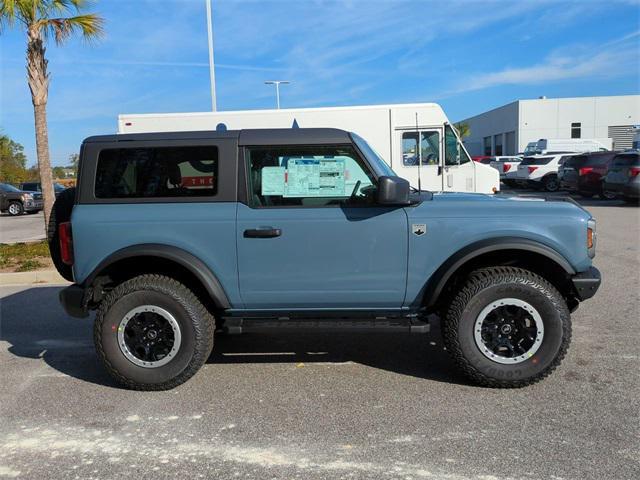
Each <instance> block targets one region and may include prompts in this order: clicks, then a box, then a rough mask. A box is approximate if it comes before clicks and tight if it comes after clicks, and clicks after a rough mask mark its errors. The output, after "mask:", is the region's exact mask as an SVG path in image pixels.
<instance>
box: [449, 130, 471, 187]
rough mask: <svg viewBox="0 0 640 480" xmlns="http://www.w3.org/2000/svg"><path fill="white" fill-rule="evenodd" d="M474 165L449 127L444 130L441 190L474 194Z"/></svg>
mask: <svg viewBox="0 0 640 480" xmlns="http://www.w3.org/2000/svg"><path fill="white" fill-rule="evenodd" d="M474 179H475V165H473V162H472V161H471V159H470V158H469V155H468V154H467V152H466V150H465V149H464V147H463V146H462V142H460V140H459V139H458V136H457V135H456V133H455V132H454V131H453V128H452V127H451V125H448V124H447V125H445V128H444V166H443V169H442V190H443V191H445V192H474V191H475V190H476V188H475V187H476V186H475V185H474Z"/></svg>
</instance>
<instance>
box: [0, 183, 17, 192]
mask: <svg viewBox="0 0 640 480" xmlns="http://www.w3.org/2000/svg"><path fill="white" fill-rule="evenodd" d="M0 190H2V191H3V192H14V193H15V192H17V193H20V190H18V189H17V188H16V187H14V186H13V185H9V184H8V183H0Z"/></svg>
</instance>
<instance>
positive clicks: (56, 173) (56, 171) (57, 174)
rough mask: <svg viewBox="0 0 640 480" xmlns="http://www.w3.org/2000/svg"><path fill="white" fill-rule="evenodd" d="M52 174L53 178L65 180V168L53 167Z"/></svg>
mask: <svg viewBox="0 0 640 480" xmlns="http://www.w3.org/2000/svg"><path fill="white" fill-rule="evenodd" d="M51 173H52V175H53V178H64V167H53V169H52V170H51Z"/></svg>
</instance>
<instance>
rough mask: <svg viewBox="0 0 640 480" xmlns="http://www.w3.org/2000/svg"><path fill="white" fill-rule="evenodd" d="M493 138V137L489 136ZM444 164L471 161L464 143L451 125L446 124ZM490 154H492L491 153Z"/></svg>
mask: <svg viewBox="0 0 640 480" xmlns="http://www.w3.org/2000/svg"><path fill="white" fill-rule="evenodd" d="M489 139H491V137H489ZM444 143H445V146H444V153H445V155H444V164H445V165H447V166H452V165H462V164H464V163H467V162H469V161H471V159H470V158H469V155H467V152H466V151H465V149H464V148H462V145H460V141H459V140H458V137H457V135H456V133H455V132H454V131H453V128H451V125H446V126H445V129H444ZM489 155H490V154H489Z"/></svg>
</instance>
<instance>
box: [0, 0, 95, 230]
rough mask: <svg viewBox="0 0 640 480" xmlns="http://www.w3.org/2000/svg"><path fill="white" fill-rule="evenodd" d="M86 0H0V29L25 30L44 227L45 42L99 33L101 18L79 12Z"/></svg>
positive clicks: (47, 180) (47, 183) (47, 178)
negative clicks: (74, 35)
mask: <svg viewBox="0 0 640 480" xmlns="http://www.w3.org/2000/svg"><path fill="white" fill-rule="evenodd" d="M87 3H88V2H87V0H0V31H1V30H4V28H5V27H6V26H10V27H11V26H13V25H14V24H16V23H20V24H21V26H22V27H23V28H24V30H25V32H26V34H27V81H28V82H29V89H30V90H31V101H32V103H33V113H34V117H35V130H36V152H37V155H38V167H39V169H40V183H41V184H42V195H43V197H44V216H45V229H46V225H48V224H49V215H50V214H51V208H52V206H53V202H54V195H53V177H52V174H51V162H50V160H49V136H48V133H47V98H48V95H49V80H50V77H49V73H48V72H47V64H48V61H47V59H46V58H45V50H46V49H45V43H46V41H47V40H48V39H49V38H50V37H53V39H54V40H55V42H56V44H58V45H61V44H63V43H64V41H65V40H67V39H68V38H69V37H70V36H71V35H73V34H77V33H79V34H80V35H82V37H83V38H85V39H87V40H92V39H96V38H98V37H100V36H101V35H102V32H103V29H102V26H103V23H104V20H103V19H102V18H101V17H100V16H98V15H96V14H95V13H86V14H82V13H81V10H82V9H83V8H84V7H86V5H87ZM67 15H71V16H67Z"/></svg>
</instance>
